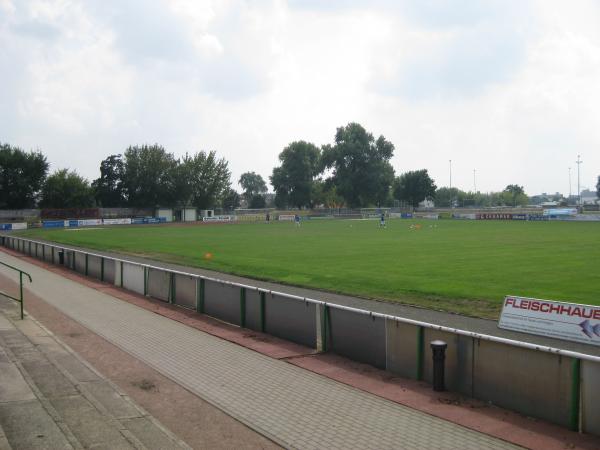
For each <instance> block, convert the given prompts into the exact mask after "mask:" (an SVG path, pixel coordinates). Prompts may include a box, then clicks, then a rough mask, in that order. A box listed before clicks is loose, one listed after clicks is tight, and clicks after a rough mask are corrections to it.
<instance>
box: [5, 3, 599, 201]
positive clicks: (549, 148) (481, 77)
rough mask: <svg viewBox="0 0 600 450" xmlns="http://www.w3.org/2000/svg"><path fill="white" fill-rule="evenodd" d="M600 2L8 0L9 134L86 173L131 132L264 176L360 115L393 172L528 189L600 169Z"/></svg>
mask: <svg viewBox="0 0 600 450" xmlns="http://www.w3.org/2000/svg"><path fill="white" fill-rule="evenodd" d="M599 24H600V2H598V1H594V0H591V1H578V0H572V1H564V0H556V1H553V0H540V1H526V0H517V1H511V0H498V1H493V0H491V1H483V0H455V1H450V0H449V1H443V0H414V1H394V0H371V1H364V2H363V1H358V0H346V1H337V2H336V1H333V0H331V1H330V0H305V1H302V0H289V1H246V2H244V1H237V0H231V1H228V0H217V1H205V2H203V1H200V0H169V1H166V0H165V1H154V0H114V1H108V0H86V1H81V2H78V1H71V0H56V1H41V0H36V1H33V0H32V1H28V0H0V142H7V143H10V144H12V145H17V146H20V147H22V148H24V149H27V150H29V149H40V150H42V151H43V152H44V153H45V154H46V155H47V156H48V159H49V161H50V163H51V170H55V169H60V168H65V167H67V168H71V169H76V170H77V171H78V172H80V173H81V174H82V175H84V176H85V177H87V178H88V179H90V180H92V179H94V178H96V177H98V175H99V164H100V161H101V160H102V159H103V158H105V157H106V156H108V155H110V154H115V153H122V152H123V151H124V150H125V148H127V146H129V145H136V144H144V143H155V142H157V143H159V144H162V145H163V146H164V147H165V148H166V149H167V150H168V151H170V152H173V153H175V155H176V156H181V155H183V154H184V153H185V152H190V153H191V152H195V151H198V150H216V151H217V153H218V154H219V155H220V156H223V157H225V158H226V159H227V160H228V161H229V163H230V167H231V170H232V172H233V179H234V180H236V181H237V179H238V177H239V175H240V174H241V173H243V172H245V171H256V172H258V173H260V174H261V175H262V176H263V177H264V178H265V179H266V180H268V176H269V175H270V174H271V170H272V168H273V167H274V166H275V165H276V164H277V163H278V161H277V155H278V154H279V152H281V150H282V149H283V148H284V147H285V146H286V145H287V144H288V143H289V142H292V141H294V140H300V139H303V140H307V141H310V142H313V143H315V144H317V145H322V144H326V143H331V142H332V141H333V138H334V134H335V130H336V128H337V127H339V126H342V125H345V124H347V123H348V122H351V121H355V122H359V123H361V124H362V125H363V126H365V127H366V128H367V129H368V130H369V131H371V132H372V133H373V134H375V135H376V136H378V135H380V134H383V135H384V136H385V137H386V138H387V139H389V140H391V141H392V142H393V143H394V145H395V146H396V151H395V155H394V158H393V161H392V163H393V166H394V169H395V170H396V173H401V172H404V171H408V170H415V169H421V168H427V169H429V172H430V174H431V175H432V177H433V178H434V179H435V181H436V183H437V185H438V186H445V185H446V186H447V185H448V183H449V165H450V164H449V160H452V185H453V186H456V187H459V188H461V189H465V190H470V189H473V182H474V180H473V170H476V184H477V189H478V190H481V191H490V190H501V189H503V188H504V187H505V186H506V185H507V184H510V183H517V184H521V185H523V186H524V187H525V190H526V192H527V193H528V194H530V195H531V194H536V193H541V192H555V191H560V192H562V193H564V194H568V192H569V167H571V168H572V169H571V173H572V191H573V192H574V193H576V191H577V164H575V160H576V159H577V154H581V159H582V160H583V164H581V185H582V187H589V188H592V187H593V186H595V183H596V178H597V176H598V175H600V25H599Z"/></svg>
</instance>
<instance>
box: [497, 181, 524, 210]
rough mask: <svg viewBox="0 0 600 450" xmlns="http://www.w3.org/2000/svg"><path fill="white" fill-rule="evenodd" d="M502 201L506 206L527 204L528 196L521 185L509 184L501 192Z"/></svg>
mask: <svg viewBox="0 0 600 450" xmlns="http://www.w3.org/2000/svg"><path fill="white" fill-rule="evenodd" d="M501 195H502V201H503V203H504V204H505V205H507V206H517V205H527V203H528V202H529V198H528V197H527V195H526V194H525V190H524V189H523V186H519V185H518V184H509V185H508V186H506V187H505V188H504V190H503V191H502V193H501Z"/></svg>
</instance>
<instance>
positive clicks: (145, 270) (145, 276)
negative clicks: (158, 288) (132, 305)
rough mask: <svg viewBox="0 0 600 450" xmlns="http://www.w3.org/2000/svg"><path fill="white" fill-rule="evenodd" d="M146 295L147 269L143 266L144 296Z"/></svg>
mask: <svg viewBox="0 0 600 450" xmlns="http://www.w3.org/2000/svg"><path fill="white" fill-rule="evenodd" d="M146 295H148V269H147V268H146V267H144V296H146Z"/></svg>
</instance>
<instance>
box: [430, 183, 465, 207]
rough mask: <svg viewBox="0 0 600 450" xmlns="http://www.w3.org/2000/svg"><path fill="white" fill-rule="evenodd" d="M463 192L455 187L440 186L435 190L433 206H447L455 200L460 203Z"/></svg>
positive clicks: (451, 204)
mask: <svg viewBox="0 0 600 450" xmlns="http://www.w3.org/2000/svg"><path fill="white" fill-rule="evenodd" d="M463 194H464V192H463V191H461V190H459V189H457V188H448V187H441V188H438V189H437V190H436V191H435V206H436V207H438V208H449V207H451V206H453V205H454V203H455V202H458V203H459V204H460V200H459V199H460V197H461V196H462V195H463Z"/></svg>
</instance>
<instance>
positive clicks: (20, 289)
mask: <svg viewBox="0 0 600 450" xmlns="http://www.w3.org/2000/svg"><path fill="white" fill-rule="evenodd" d="M19 293H20V298H21V320H23V272H19Z"/></svg>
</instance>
